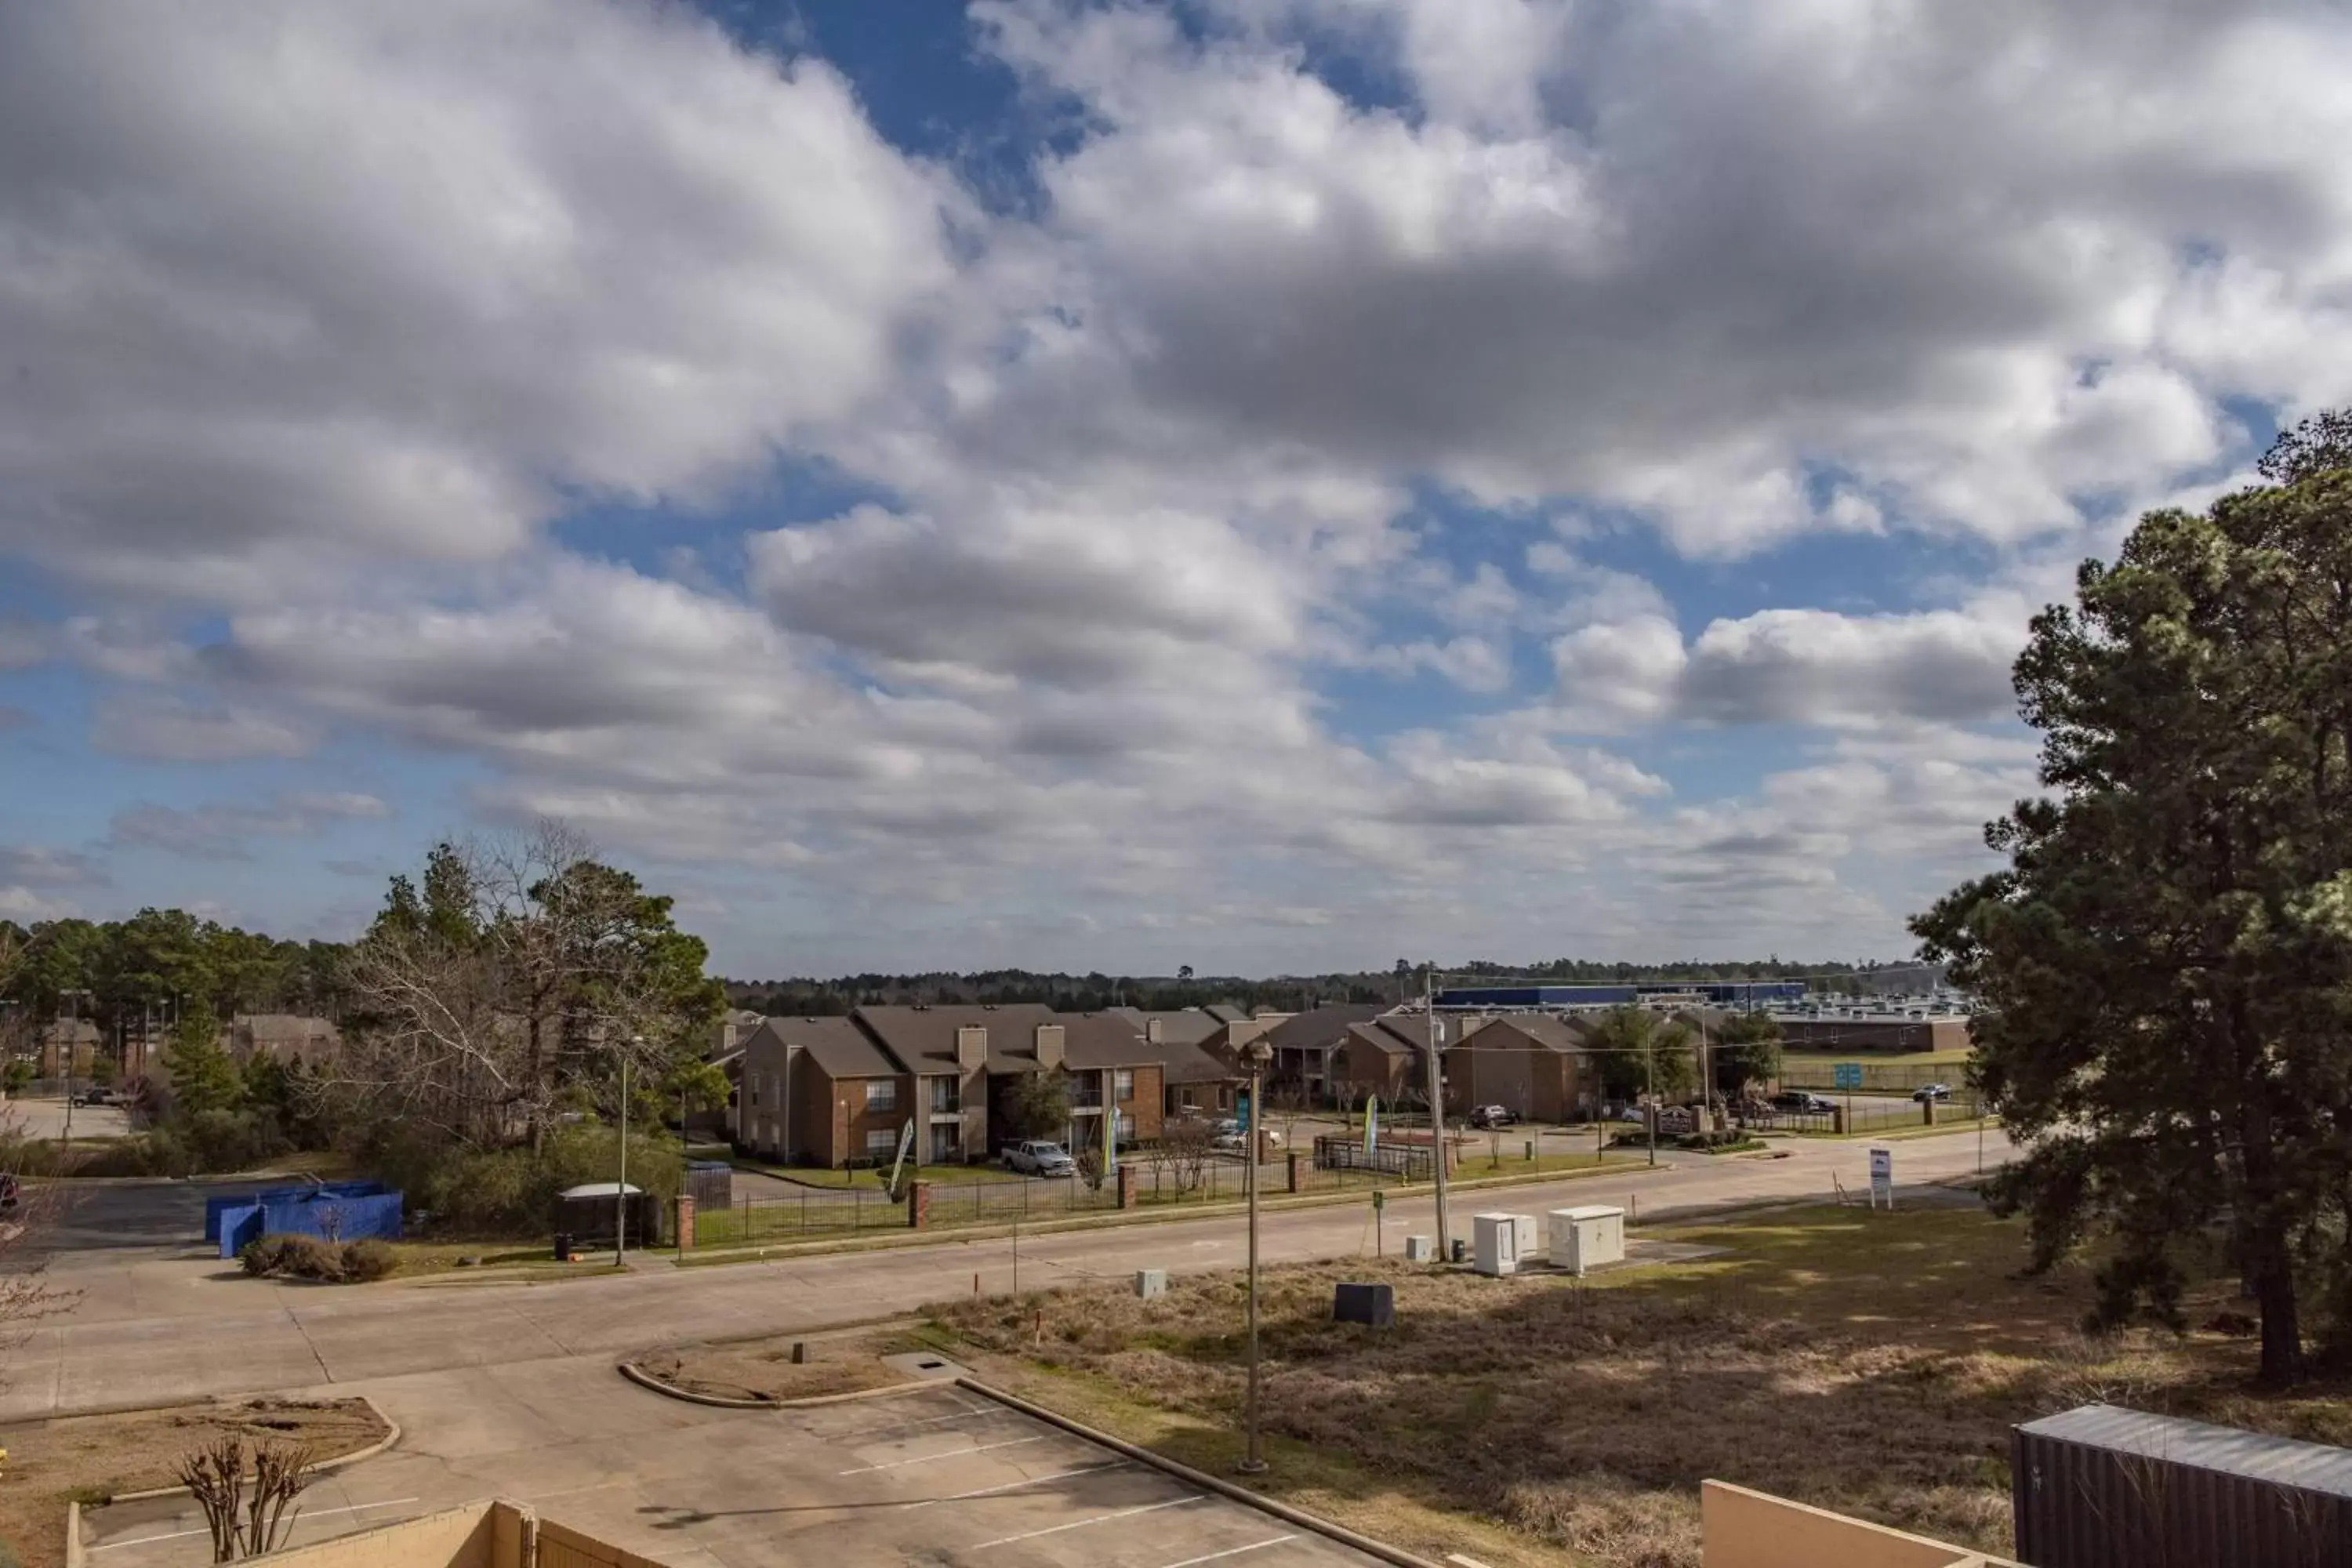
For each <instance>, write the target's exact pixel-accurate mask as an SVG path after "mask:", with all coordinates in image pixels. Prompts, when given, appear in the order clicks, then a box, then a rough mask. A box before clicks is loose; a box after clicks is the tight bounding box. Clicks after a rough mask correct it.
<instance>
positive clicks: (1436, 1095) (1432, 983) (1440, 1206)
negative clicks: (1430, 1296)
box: [1421, 965, 1454, 1263]
mask: <svg viewBox="0 0 2352 1568" xmlns="http://www.w3.org/2000/svg"><path fill="white" fill-rule="evenodd" d="M1421 1008H1422V1013H1423V1021H1424V1022H1425V1023H1426V1024H1427V1025H1428V1030H1429V1152H1430V1155H1431V1167H1432V1169H1433V1171H1434V1173H1435V1175H1436V1181H1437V1194H1436V1196H1437V1260H1438V1261H1439V1262H1440V1263H1450V1262H1452V1261H1453V1259H1454V1245H1453V1237H1452V1235H1451V1232H1450V1230H1449V1227H1448V1226H1447V1225H1446V1213H1445V1079H1444V1075H1443V1073H1442V1071H1441V1069H1440V1068H1439V1067H1438V1062H1437V1047H1438V1046H1439V1044H1440V1043H1441V1042H1443V1041H1444V1038H1445V1031H1444V1028H1443V1027H1441V1026H1439V1024H1438V1022H1437V975H1436V973H1435V971H1434V970H1433V969H1432V968H1431V967H1429V966H1428V965H1423V968H1422V972H1421Z"/></svg>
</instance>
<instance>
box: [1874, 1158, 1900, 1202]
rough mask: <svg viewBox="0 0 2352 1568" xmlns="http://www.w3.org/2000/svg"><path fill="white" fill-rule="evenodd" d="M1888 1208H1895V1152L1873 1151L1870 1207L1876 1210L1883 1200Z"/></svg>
mask: <svg viewBox="0 0 2352 1568" xmlns="http://www.w3.org/2000/svg"><path fill="white" fill-rule="evenodd" d="M1882 1199H1883V1200H1885V1204H1886V1206H1887V1207H1888V1208H1890V1209H1891V1208H1893V1207H1894V1206H1895V1151H1894V1150H1892V1149H1873V1150H1871V1152H1870V1206H1871V1207H1872V1208H1876V1207H1877V1206H1878V1205H1879V1203H1880V1201H1881V1200H1882Z"/></svg>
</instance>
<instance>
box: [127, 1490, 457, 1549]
mask: <svg viewBox="0 0 2352 1568" xmlns="http://www.w3.org/2000/svg"><path fill="white" fill-rule="evenodd" d="M404 1502H415V1498H413V1497H395V1498H386V1499H384V1500H383V1501H382V1502H355V1503H353V1504H352V1506H351V1507H349V1508H320V1509H307V1510H303V1511H302V1512H299V1513H298V1514H296V1515H295V1516H294V1517H295V1520H296V1521H297V1522H299V1521H302V1520H306V1519H324V1518H326V1517H327V1516H328V1515H329V1514H331V1513H365V1512H366V1511H367V1510H370V1509H372V1508H398V1507H399V1506H400V1505H401V1504H402V1503H404ZM211 1528H212V1527H211V1526H209V1525H207V1526H205V1528H204V1529H202V1530H175V1531H172V1532H171V1533H170V1534H169V1535H142V1536H140V1537H139V1538H138V1539H136V1540H134V1541H110V1542H107V1543H106V1544H105V1545H103V1546H92V1547H89V1549H88V1550H89V1551H91V1552H111V1551H113V1550H114V1549H115V1548H116V1547H118V1546H152V1545H153V1544H155V1542H159V1541H178V1540H180V1539H182V1538H183V1537H184V1536H190V1535H205V1534H207V1533H209V1532H210V1531H211ZM289 1533H290V1531H289Z"/></svg>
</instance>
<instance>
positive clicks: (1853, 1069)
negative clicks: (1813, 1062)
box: [1830, 1062, 1862, 1089]
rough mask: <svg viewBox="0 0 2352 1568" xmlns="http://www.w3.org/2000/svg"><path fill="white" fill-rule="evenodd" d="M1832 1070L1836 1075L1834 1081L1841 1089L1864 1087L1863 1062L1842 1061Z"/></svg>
mask: <svg viewBox="0 0 2352 1568" xmlns="http://www.w3.org/2000/svg"><path fill="white" fill-rule="evenodd" d="M1830 1071H1831V1073H1832V1075H1834V1076H1833V1079H1832V1081H1833V1082H1835V1083H1836V1085H1837V1086H1838V1088H1840V1089H1860V1088H1861V1087H1862V1064H1861V1063H1860V1062H1840V1063H1838V1064H1837V1065H1836V1066H1835V1067H1833V1068H1831V1069H1830Z"/></svg>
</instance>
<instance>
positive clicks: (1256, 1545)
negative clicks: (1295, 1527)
mask: <svg viewBox="0 0 2352 1568" xmlns="http://www.w3.org/2000/svg"><path fill="white" fill-rule="evenodd" d="M1297 1539H1298V1536H1297V1532H1295V1531H1294V1532H1293V1533H1291V1534H1289V1535H1277V1536H1276V1537H1275V1538H1274V1539H1273V1540H1271V1541H1253V1542H1250V1543H1249V1544H1248V1545H1247V1546H1231V1547H1227V1548H1226V1549H1225V1550H1224V1551H1223V1552H1210V1553H1209V1554H1208V1555H1207V1556H1205V1557H1187V1558H1186V1559H1184V1561H1182V1562H1181V1563H1169V1564H1168V1565H1167V1568H1193V1564H1194V1563H1222V1562H1223V1561H1224V1560H1225V1559H1226V1558H1228V1557H1239V1556H1240V1555H1241V1554H1242V1553H1243V1552H1263V1551H1265V1549H1266V1548H1267V1547H1269V1546H1279V1545H1281V1544H1282V1543H1283V1542H1286V1541H1296V1540H1297Z"/></svg>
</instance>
